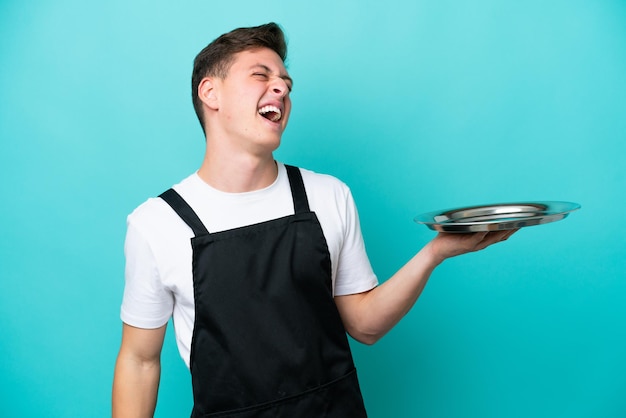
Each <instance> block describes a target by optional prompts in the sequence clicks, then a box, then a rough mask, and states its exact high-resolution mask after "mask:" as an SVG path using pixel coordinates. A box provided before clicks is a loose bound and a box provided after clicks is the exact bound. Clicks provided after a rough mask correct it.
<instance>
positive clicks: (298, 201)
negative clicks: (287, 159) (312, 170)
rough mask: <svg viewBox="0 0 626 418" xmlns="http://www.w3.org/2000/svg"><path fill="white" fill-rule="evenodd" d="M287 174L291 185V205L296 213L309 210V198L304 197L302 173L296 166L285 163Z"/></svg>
mask: <svg viewBox="0 0 626 418" xmlns="http://www.w3.org/2000/svg"><path fill="white" fill-rule="evenodd" d="M285 168H286V169H287V176H288V177H289V185H290V186H291V196H292V198H293V207H294V210H295V212H296V213H306V212H310V211H311V210H310V209H309V200H308V199H307V197H306V189H305V188H304V181H303V180H302V174H301V173H300V169H299V168H298V167H294V166H292V165H287V164H285Z"/></svg>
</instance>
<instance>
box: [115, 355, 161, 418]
mask: <svg viewBox="0 0 626 418" xmlns="http://www.w3.org/2000/svg"><path fill="white" fill-rule="evenodd" d="M160 376H161V365H160V362H159V360H158V359H156V360H152V361H142V360H141V359H138V358H133V356H132V355H125V354H124V353H123V352H121V353H120V355H119V357H118V359H117V363H116V365H115V377H114V379H113V418H127V417H128V418H131V417H132V418H144V417H152V416H153V415H154V410H155V407H156V400H157V393H158V389H159V380H160Z"/></svg>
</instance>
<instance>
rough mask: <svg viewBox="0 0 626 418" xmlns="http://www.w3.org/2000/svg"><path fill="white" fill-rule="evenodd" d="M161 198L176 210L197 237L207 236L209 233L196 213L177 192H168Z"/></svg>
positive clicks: (171, 190) (170, 190) (162, 194)
mask: <svg viewBox="0 0 626 418" xmlns="http://www.w3.org/2000/svg"><path fill="white" fill-rule="evenodd" d="M159 197H160V198H161V199H163V200H165V201H166V202H167V204H168V205H170V206H171V207H172V209H174V212H176V213H177V214H178V216H180V217H181V218H182V220H183V221H185V223H186V224H187V225H189V228H191V230H192V231H193V233H194V235H195V236H196V237H197V236H200V235H207V234H208V233H209V231H207V229H206V228H205V226H204V224H203V223H202V221H201V220H200V218H199V217H198V215H197V214H196V212H194V211H193V209H192V208H191V206H189V204H188V203H187V202H185V200H184V199H183V198H182V196H181V195H179V194H178V192H177V191H176V190H174V189H169V190H166V191H164V192H163V193H161V195H160V196H159Z"/></svg>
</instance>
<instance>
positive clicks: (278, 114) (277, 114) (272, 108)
mask: <svg viewBox="0 0 626 418" xmlns="http://www.w3.org/2000/svg"><path fill="white" fill-rule="evenodd" d="M269 112H273V113H274V115H273V116H272V118H271V119H270V120H271V121H272V122H278V121H279V120H280V118H281V116H282V114H281V112H280V109H279V108H277V107H276V106H272V105H267V106H263V107H262V108H260V109H259V114H260V115H265V114H266V113H269Z"/></svg>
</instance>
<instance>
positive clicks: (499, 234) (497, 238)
mask: <svg viewBox="0 0 626 418" xmlns="http://www.w3.org/2000/svg"><path fill="white" fill-rule="evenodd" d="M517 231H518V229H511V230H506V231H496V232H488V233H486V234H485V235H483V237H482V240H481V241H480V242H479V243H478V245H477V246H476V251H478V250H482V249H484V248H487V247H489V246H490V245H493V244H496V243H498V242H502V241H506V240H507V239H509V237H510V236H511V235H513V234H514V233H516V232H517Z"/></svg>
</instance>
